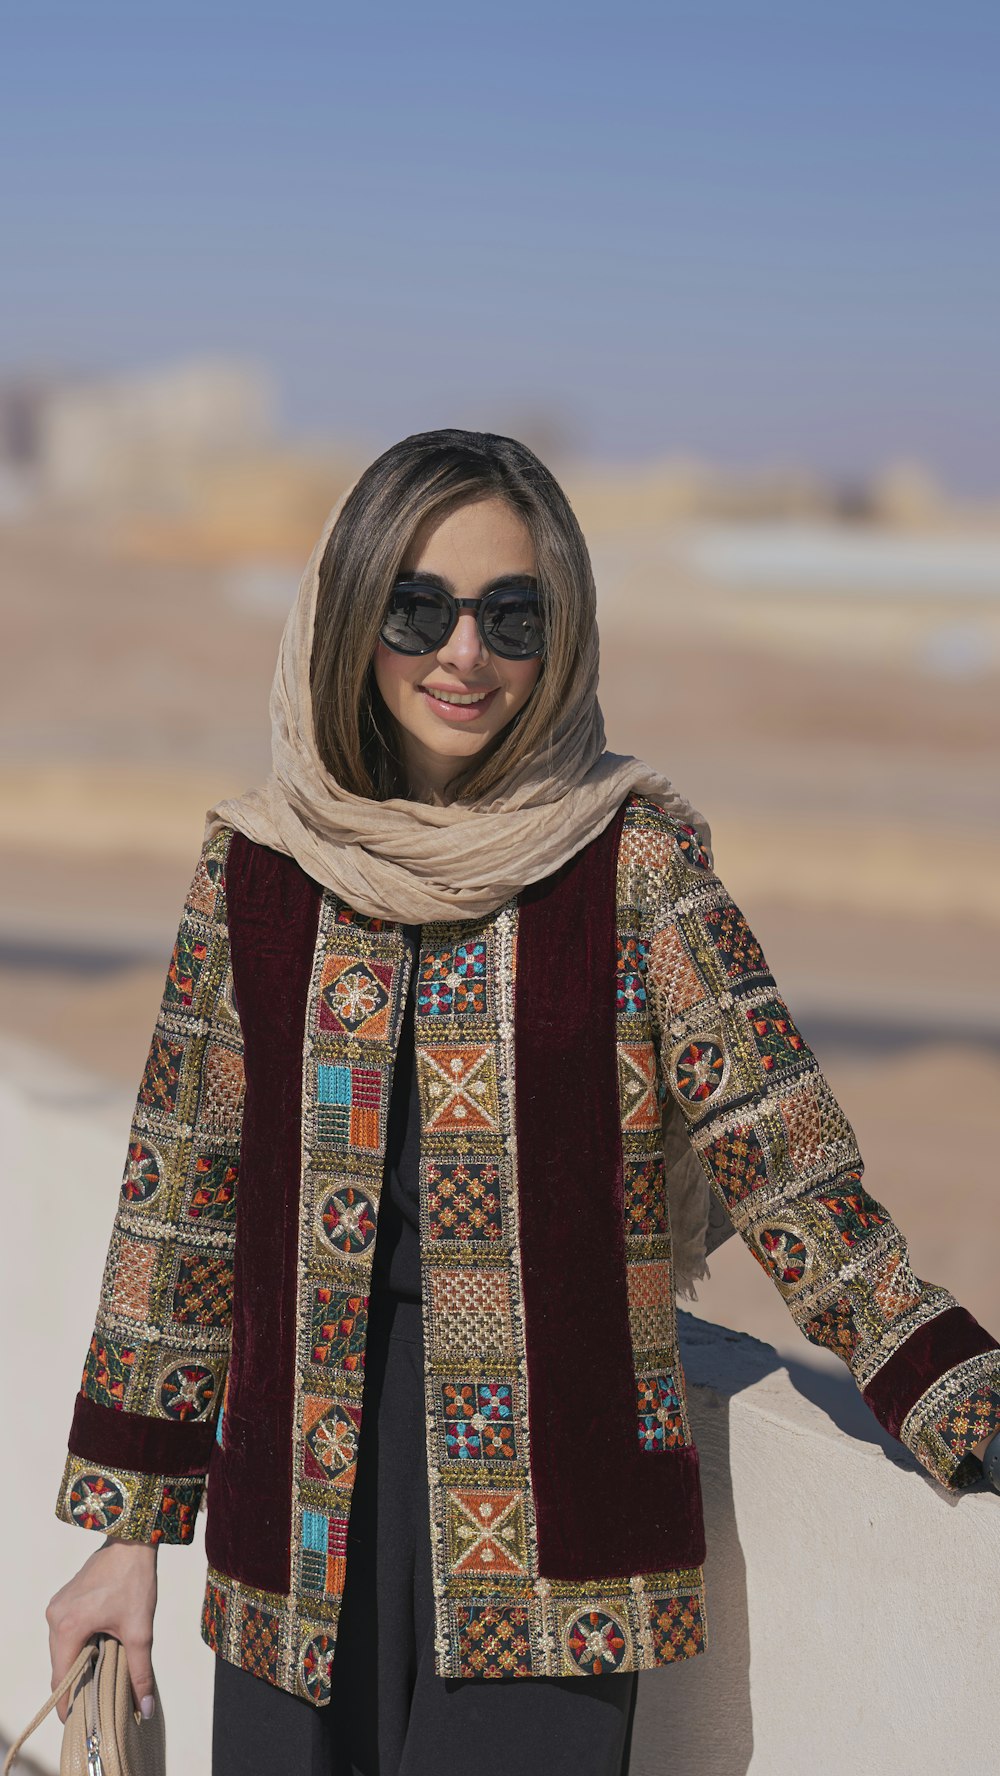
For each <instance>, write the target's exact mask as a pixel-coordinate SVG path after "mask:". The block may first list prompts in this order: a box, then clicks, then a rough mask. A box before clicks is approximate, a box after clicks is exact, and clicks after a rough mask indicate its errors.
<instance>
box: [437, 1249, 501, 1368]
mask: <svg viewBox="0 0 1000 1776" xmlns="http://www.w3.org/2000/svg"><path fill="white" fill-rule="evenodd" d="M425 1287H426V1288H427V1289H428V1291H429V1295H430V1315H431V1320H432V1324H433V1339H434V1350H435V1353H436V1355H437V1356H438V1357H439V1358H440V1359H442V1360H443V1361H445V1362H454V1363H465V1362H469V1361H472V1362H475V1361H476V1360H477V1359H478V1358H479V1357H480V1355H481V1353H482V1352H483V1351H490V1352H492V1353H494V1354H495V1355H496V1356H499V1357H501V1358H503V1357H510V1356H513V1354H514V1349H513V1328H512V1325H511V1317H510V1280H509V1277H508V1274H507V1271H506V1270H496V1271H494V1270H473V1269H472V1268H471V1267H466V1268H464V1269H461V1270H445V1269H443V1268H441V1269H439V1268H437V1267H435V1268H433V1269H431V1270H430V1271H429V1272H428V1274H427V1277H426V1280H425Z"/></svg>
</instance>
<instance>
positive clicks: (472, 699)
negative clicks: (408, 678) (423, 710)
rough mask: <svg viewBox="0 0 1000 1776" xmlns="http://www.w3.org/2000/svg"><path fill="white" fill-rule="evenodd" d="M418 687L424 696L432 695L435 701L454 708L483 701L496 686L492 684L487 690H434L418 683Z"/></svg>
mask: <svg viewBox="0 0 1000 1776" xmlns="http://www.w3.org/2000/svg"><path fill="white" fill-rule="evenodd" d="M418 689H419V690H421V691H423V694H424V696H425V697H432V698H433V699H434V701H435V702H436V703H448V704H451V705H452V706H453V707H455V708H459V709H469V708H472V707H473V706H474V705H475V704H477V703H485V702H486V701H487V699H488V698H490V697H492V695H493V691H494V690H495V689H496V686H495V685H494V686H493V687H492V689H490V690H488V691H435V690H432V689H431V688H430V687H429V686H427V685H420V686H418Z"/></svg>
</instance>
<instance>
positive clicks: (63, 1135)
mask: <svg viewBox="0 0 1000 1776" xmlns="http://www.w3.org/2000/svg"><path fill="white" fill-rule="evenodd" d="M130 1112H131V1100H130V1099H129V1098H127V1097H126V1096H125V1095H123V1094H122V1093H120V1092H118V1091H114V1090H110V1089H108V1088H106V1087H104V1086H101V1085H100V1084H98V1083H96V1082H95V1081H93V1080H92V1079H89V1078H88V1077H87V1076H85V1075H84V1074H82V1073H76V1072H74V1071H71V1070H70V1069H68V1068H66V1067H65V1066H64V1065H63V1064H62V1063H59V1062H56V1061H54V1060H53V1059H52V1058H51V1057H49V1056H47V1055H45V1054H44V1053H42V1052H41V1051H32V1050H29V1049H26V1048H14V1047H12V1046H11V1045H9V1044H7V1045H3V1044H0V1168H2V1169H0V1178H2V1192H3V1226H4V1235H5V1237H4V1239H3V1242H2V1244H0V1314H2V1326H0V1336H2V1347H3V1350H4V1353H5V1358H6V1360H5V1361H4V1363H3V1364H0V1424H2V1425H3V1438H4V1445H3V1448H4V1458H5V1459H4V1466H5V1471H6V1477H7V1500H6V1513H5V1533H4V1535H3V1537H2V1540H0V1548H2V1554H0V1561H2V1570H0V1596H2V1599H3V1630H4V1633H3V1647H4V1653H5V1658H4V1660H3V1662H2V1664H0V1737H3V1736H6V1737H7V1738H8V1739H9V1738H10V1737H12V1736H13V1733H14V1732H15V1731H16V1730H18V1729H19V1728H20V1726H21V1725H22V1724H23V1723H24V1722H25V1721H26V1720H27V1719H28V1718H29V1717H30V1715H31V1714H33V1713H34V1711H35V1709H36V1708H37V1707H38V1706H39V1705H40V1703H41V1702H42V1701H43V1700H44V1699H45V1697H46V1695H47V1694H48V1689H49V1659H48V1636H47V1629H46V1624H45V1617H44V1610H45V1604H46V1602H47V1600H48V1598H49V1597H50V1596H51V1594H52V1593H53V1591H55V1590H56V1589H58V1587H59V1586H60V1585H61V1584H63V1583H64V1582H65V1581H66V1579H67V1578H69V1577H70V1575H71V1574H72V1573H73V1572H75V1571H76V1570H77V1568H78V1567H79V1566H80V1565H82V1563H83V1561H84V1560H85V1559H86V1558H87V1557H88V1555H89V1554H90V1553H91V1552H92V1551H93V1550H94V1549H95V1548H96V1547H98V1546H99V1545H100V1544H99V1539H98V1538H97V1537H96V1536H88V1535H84V1534H82V1533H81V1532H80V1531H79V1530H75V1529H72V1528H70V1527H69V1526H67V1525H65V1524H61V1523H59V1522H57V1521H56V1519H55V1517H54V1515H53V1505H54V1501H55V1494H56V1490H57V1486H58V1482H59V1476H60V1474H61V1472H62V1463H63V1456H64V1452H65V1443H66V1433H67V1431H68V1428H69V1418H70V1414H71V1410H72V1401H73V1396H74V1394H75V1392H76V1389H77V1386H78V1384H79V1376H80V1370H81V1368H82V1365H83V1357H84V1354H85V1349H86V1343H87V1339H88V1338H89V1335H90V1329H91V1323H92V1318H93V1312H94V1308H95V1305H96V1301H97V1293H98V1288H99V1284H100V1274H101V1266H102V1263H103V1259H104V1252H105V1248H106V1245H107V1237H108V1232H109V1230H110V1222H111V1217H112V1215H113V1212H114V1205H115V1200H116V1191H117V1187H118V1180H119V1177H120V1174H121V1166H122V1159H123V1154H124V1148H125V1142H126V1139H127V1132H128V1119H129V1115H130ZM98 1203H102V1204H103V1205H104V1207H103V1209H102V1212H101V1213H99V1214H97V1213H95V1204H98ZM748 1261H749V1260H748ZM682 1328H683V1330H682V1337H683V1340H684V1350H685V1360H686V1365H687V1371H688V1376H689V1380H690V1382H691V1384H692V1410H693V1416H694V1424H695V1432H696V1437H697V1440H698V1444H699V1448H700V1451H701V1461H702V1475H703V1483H704V1491H705V1505H706V1516H707V1523H708V1545H709V1556H708V1561H707V1567H706V1572H707V1580H708V1609H709V1632H710V1637H711V1646H710V1650H709V1651H708V1652H707V1653H706V1654H704V1655H702V1656H701V1657H699V1658H697V1659H694V1660H691V1661H688V1662H686V1663H684V1664H682V1665H679V1666H676V1667H673V1668H663V1669H660V1670H657V1671H652V1672H644V1673H643V1674H642V1676H641V1677H640V1680H639V1699H638V1706H637V1711H636V1723H635V1733H634V1742H633V1753H632V1761H631V1773H630V1776H745V1773H746V1772H752V1773H753V1776H786V1772H787V1773H788V1776H793V1773H794V1776H803V1773H804V1772H805V1773H806V1776H847V1773H848V1772H850V1773H852V1776H854V1773H856V1776H874V1773H876V1772H877V1773H878V1776H904V1773H905V1776H923V1773H924V1772H926V1773H927V1776H931V1773H933V1776H960V1773H961V1776H965V1773H966V1772H967V1771H969V1770H970V1769H971V1770H974V1771H976V1772H977V1773H978V1776H983V1773H985V1772H986V1771H989V1770H992V1769H995V1768H997V1767H1000V1753H998V1748H1000V1694H998V1689H997V1684H996V1672H997V1647H998V1644H1000V1606H998V1602H997V1596H998V1583H997V1581H998V1575H1000V1497H998V1496H996V1495H995V1494H992V1493H987V1492H976V1493H970V1494H966V1495H965V1496H955V1497H951V1496H949V1495H947V1494H946V1493H944V1492H943V1491H942V1489H941V1488H940V1487H938V1486H936V1485H935V1483H934V1482H933V1481H931V1480H930V1479H929V1478H927V1477H926V1476H925V1475H924V1474H923V1472H922V1471H921V1470H920V1469H919V1467H918V1466H917V1465H916V1464H915V1463H913V1462H912V1461H911V1460H910V1458H909V1457H908V1455H907V1454H906V1452H905V1451H904V1450H902V1449H901V1447H900V1445H899V1444H897V1443H895V1442H893V1441H892V1439H890V1438H887V1437H885V1436H883V1434H882V1433H881V1432H880V1430H879V1427H878V1426H877V1424H876V1423H875V1420H874V1419H873V1418H872V1416H871V1414H870V1413H869V1412H868V1409H867V1407H866V1406H865V1405H864V1402H863V1401H862V1400H861V1398H860V1396H859V1395H858V1394H857V1392H856V1390H855V1388H854V1386H853V1383H851V1381H850V1378H849V1377H847V1375H846V1371H845V1379H844V1382H843V1383H842V1384H841V1383H840V1382H839V1381H838V1380H836V1379H833V1380H831V1379H830V1378H829V1377H828V1376H825V1375H822V1374H820V1373H818V1372H816V1371H815V1370H812V1369H810V1368H809V1367H808V1365H807V1364H805V1363H803V1364H802V1365H797V1364H793V1365H790V1366H787V1367H786V1366H782V1365H781V1364H780V1363H779V1360H778V1358H777V1357H776V1356H775V1353H774V1352H773V1351H772V1350H771V1348H770V1346H768V1345H764V1344H760V1343H758V1342H757V1341H756V1340H754V1339H749V1338H744V1337H741V1336H739V1335H737V1334H734V1333H730V1332H727V1331H724V1330H723V1329H722V1328H720V1327H716V1326H711V1325H706V1324H705V1323H704V1322H701V1321H698V1320H695V1319H693V1318H692V1317H690V1316H688V1315H682ZM804 1342H805V1341H803V1344H804ZM203 1522H204V1519H202V1520H201V1524H203ZM201 1524H200V1525H199V1531H198V1536H197V1539H196V1541H195V1543H194V1545H193V1546H192V1547H189V1548H164V1549H163V1550H162V1551H161V1554H160V1598H159V1604H158V1609H157V1618H156V1645H155V1658H156V1670H157V1677H158V1681H159V1683H160V1687H161V1690H162V1694H163V1699H164V1707H165V1711H166V1713H167V1721H168V1729H169V1740H168V1745H169V1753H170V1758H169V1762H170V1770H171V1776H179V1773H180V1772H183V1773H184V1776H209V1763H210V1755H209V1747H210V1737H211V1686H212V1673H213V1659H212V1656H211V1654H210V1653H209V1651H208V1649H207V1648H206V1647H205V1646H204V1643H203V1642H202V1641H201V1639H200V1636H199V1632H198V1615H199V1609H200V1603H201V1593H202V1586H203V1582H204V1554H203V1549H202V1527H201ZM59 1733H60V1729H59V1726H58V1723H57V1722H55V1720H54V1717H53V1718H50V1720H49V1722H47V1723H46V1726H45V1727H44V1728H43V1729H41V1731H40V1733H39V1734H36V1736H35V1738H34V1740H33V1741H32V1742H31V1749H32V1750H33V1751H34V1753H35V1756H36V1757H37V1758H38V1759H39V1761H40V1762H42V1763H43V1764H44V1763H45V1761H46V1759H47V1760H48V1764H49V1766H50V1767H51V1768H53V1769H54V1768H55V1767H56V1766H57V1763H58V1745H59ZM36 1748H37V1749H36Z"/></svg>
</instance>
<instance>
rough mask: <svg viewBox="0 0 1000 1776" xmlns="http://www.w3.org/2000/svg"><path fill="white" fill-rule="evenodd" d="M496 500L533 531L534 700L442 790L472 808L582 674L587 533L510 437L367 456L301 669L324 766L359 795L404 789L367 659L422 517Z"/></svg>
mask: <svg viewBox="0 0 1000 1776" xmlns="http://www.w3.org/2000/svg"><path fill="white" fill-rule="evenodd" d="M490 496H492V497H495V498H496V497H499V498H501V499H505V500H506V501H507V502H508V504H509V505H511V506H512V507H513V508H514V510H515V511H516V512H517V513H518V515H519V516H520V517H521V519H522V520H523V522H524V524H525V525H526V527H527V529H528V530H529V532H530V533H531V538H532V542H533V544H534V549H535V560H536V564H537V571H538V579H539V583H540V585H541V586H542V589H543V598H544V611H545V653H544V655H543V666H542V671H541V672H540V674H539V676H538V678H537V679H536V681H535V684H534V687H533V689H532V693H531V696H530V697H529V698H528V701H527V702H526V703H525V704H524V705H523V707H522V708H521V709H520V710H518V712H517V714H516V715H515V716H514V717H513V718H512V720H511V721H509V722H508V723H507V725H506V727H504V728H503V729H501V731H500V733H499V734H498V735H497V736H496V737H495V739H494V741H493V742H492V744H491V745H490V746H489V747H488V748H487V749H486V752H485V753H480V754H479V755H478V756H477V757H475V758H474V759H472V760H470V762H469V764H468V765H467V766H466V768H465V770H463V771H461V772H460V773H459V774H458V775H457V776H456V777H455V778H453V779H452V782H451V783H450V784H449V787H448V792H447V800H448V801H452V800H456V799H459V798H465V799H468V800H476V799H478V798H480V797H481V796H483V795H485V794H488V792H489V791H490V790H492V789H494V788H495V786H496V785H498V784H499V783H500V782H501V781H502V780H503V778H504V777H505V776H506V775H507V773H508V771H510V770H511V768H512V767H513V766H515V765H516V764H518V763H519V762H520V760H521V759H522V758H523V757H524V756H525V755H526V754H527V753H529V752H532V751H534V750H535V749H536V748H537V747H538V746H539V745H540V744H543V743H544V741H545V738H546V735H547V734H550V733H551V731H552V729H553V727H554V725H555V722H556V720H557V718H558V716H559V713H560V711H562V710H564V709H565V708H566V705H567V703H568V702H569V703H572V702H573V700H574V697H575V692H576V688H577V680H578V677H579V675H582V674H585V673H586V671H587V659H588V653H589V650H590V647H591V646H592V635H591V632H592V630H593V629H594V627H595V625H596V621H597V596H596V591H595V587H594V576H593V571H592V568H591V564H590V556H589V554H588V551H587V545H586V543H585V542H584V538H583V532H582V531H581V529H580V526H579V524H578V522H577V519H576V516H575V514H574V512H573V509H572V507H571V506H570V503H569V500H568V499H567V497H566V495H565V493H564V492H563V490H562V488H561V487H560V485H559V483H558V481H556V479H555V477H554V475H553V474H552V473H551V471H550V470H549V469H547V468H546V467H545V465H544V463H542V462H540V461H539V459H538V457H537V456H535V455H534V453H533V452H532V451H531V450H529V449H528V447H527V445H525V444H520V443H518V441H517V439H515V438H505V437H501V436H499V435H498V434H496V433H494V432H466V431H458V430H455V429H452V428H445V429H442V430H438V431H433V432H415V433H413V434H412V436H411V437H409V438H404V439H402V441H401V442H400V443H398V444H393V445H392V446H391V447H390V449H388V450H386V451H384V452H383V454H382V455H381V456H379V457H377V458H376V460H375V461H374V462H373V463H371V464H370V466H369V467H368V468H367V469H366V470H365V471H364V473H363V474H362V475H361V477H360V478H359V480H358V482H357V485H356V486H355V487H354V489H353V491H352V492H351V495H350V497H349V499H348V500H347V502H346V503H345V505H344V509H343V511H342V512H341V514H340V516H339V518H338V519H337V522H336V524H335V526H334V528H333V531H332V532H331V534H330V538H329V540H328V542H327V545H326V549H325V551H324V554H323V559H322V562H321V563H320V569H319V586H318V592H317V600H316V620H315V626H314V631H313V646H312V657H311V661H310V685H311V689H312V707H313V723H314V726H315V730H316V743H317V746H318V748H319V753H320V757H321V758H322V760H323V763H324V765H325V766H326V769H327V770H328V771H329V772H330V773H331V775H332V776H333V777H334V778H335V779H336V781H337V782H338V783H339V784H340V785H341V786H342V788H344V789H347V790H349V791H350V792H352V793H353V794H355V795H363V796H370V797H372V798H374V799H375V800H378V801H384V800H385V799H386V798H387V797H390V796H406V795H407V794H408V786H407V783H406V778H405V773H404V770H403V763H402V759H403V754H402V748H401V745H400V737H399V731H398V727H397V724H396V722H395V720H394V718H393V717H392V716H391V715H390V713H389V710H388V709H387V707H386V705H385V702H384V701H383V699H382V696H381V693H380V692H379V689H378V685H377V684H376V682H375V670H374V655H375V647H376V643H377V641H378V633H379V629H380V627H381V624H382V620H383V617H384V613H385V610H386V607H387V605H388V602H389V595H390V592H391V589H392V585H393V582H394V580H395V579H396V576H397V575H398V573H399V571H400V566H401V563H402V561H403V559H404V556H405V554H406V550H407V548H408V546H409V543H410V540H411V538H412V537H413V535H414V533H415V532H416V530H417V528H418V526H419V525H420V524H421V523H422V522H423V521H424V519H426V518H427V517H428V516H429V515H430V514H431V513H438V514H441V515H442V516H443V515H444V514H445V512H447V511H448V510H450V509H451V508H453V507H455V506H458V505H462V504H464V503H465V502H467V501H469V500H474V499H482V498H487V497H490Z"/></svg>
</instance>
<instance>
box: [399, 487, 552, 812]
mask: <svg viewBox="0 0 1000 1776" xmlns="http://www.w3.org/2000/svg"><path fill="white" fill-rule="evenodd" d="M417 568H419V569H420V571H421V572H423V573H432V574H435V575H437V577H438V578H439V579H440V581H441V583H442V585H444V586H446V587H447V589H448V591H449V592H452V593H454V595H455V597H456V598H475V599H477V600H478V599H479V598H481V597H482V596H483V593H484V592H485V591H486V590H487V589H488V587H489V586H490V584H491V583H492V582H493V581H494V580H497V579H499V578H501V577H506V576H507V575H512V574H531V575H532V576H536V575H537V572H538V569H537V567H536V564H535V550H534V545H533V543H532V540H531V535H530V532H529V531H528V528H527V526H526V525H525V523H524V522H523V520H522V519H521V518H520V517H519V516H518V514H517V513H516V512H515V511H514V509H513V507H512V506H509V505H508V504H507V502H506V500H503V499H498V498H496V497H494V496H490V497H489V498H484V499H477V500H472V501H469V502H467V503H466V504H465V505H462V506H458V507H456V508H455V509H454V510H453V511H451V512H449V513H447V515H446V516H445V517H443V518H442V517H437V516H436V515H435V516H432V517H431V518H428V519H427V520H425V522H424V524H423V525H421V526H420V527H419V529H418V530H417V531H416V533H415V535H414V537H413V539H412V541H411V543H410V547H409V549H408V550H407V552H406V555H405V556H404V557H403V562H402V564H401V568H400V573H401V574H402V573H412V572H413V571H414V570H415V569H417ZM541 669H542V661H541V657H540V656H539V657H538V658H536V659H534V660H504V659H502V658H501V656H500V655H499V654H494V653H491V652H490V650H489V648H488V647H487V646H486V644H485V642H484V641H483V640H482V638H481V636H480V634H479V630H478V628H477V626H476V613H475V611H472V610H463V611H460V612H459V616H458V622H457V623H456V625H455V627H454V629H453V630H452V632H451V634H450V635H449V637H448V639H447V641H445V642H443V643H442V645H441V646H440V647H439V648H438V649H437V652H436V653H433V654H399V653H397V652H396V651H395V649H394V648H390V647H386V645H385V643H384V642H383V641H379V642H378V643H377V644H376V648H375V679H376V683H377V684H378V688H379V690H380V691H381V693H382V696H383V698H384V700H385V703H386V707H387V708H388V709H389V711H390V712H391V714H392V715H394V716H395V718H396V721H397V722H398V724H399V729H400V733H401V736H402V745H403V759H404V763H405V766H406V771H407V776H408V778H409V784H410V791H411V793H412V794H413V795H414V796H416V797H417V799H418V800H420V801H428V800H431V799H432V797H433V795H434V793H435V792H440V791H443V790H444V789H445V788H446V786H447V784H448V783H449V782H450V780H451V778H452V777H454V776H455V775H456V773H457V772H458V771H461V770H464V768H465V767H466V765H467V764H468V763H469V761H470V760H471V759H473V758H475V756H476V755H477V753H480V752H483V751H484V749H485V748H486V747H488V746H489V745H490V743H491V742H492V741H493V740H494V739H495V738H496V736H497V735H498V734H499V733H500V730H501V728H505V727H506V725H507V723H508V722H509V721H511V720H512V719H513V717H514V716H515V715H516V714H517V712H518V710H519V709H521V708H523V706H524V704H525V703H526V702H527V701H528V698H529V697H530V695H531V692H532V689H533V687H534V684H535V681H536V680H537V678H538V675H539V673H540V672H541ZM435 691H446V692H451V693H452V694H453V695H463V694H464V695H467V694H471V693H476V694H479V693H483V692H484V693H485V696H484V698H483V701H482V702H477V703H473V704H465V705H463V704H449V703H444V702H440V701H439V700H438V699H437V698H436V697H435V696H434V692H435Z"/></svg>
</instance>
